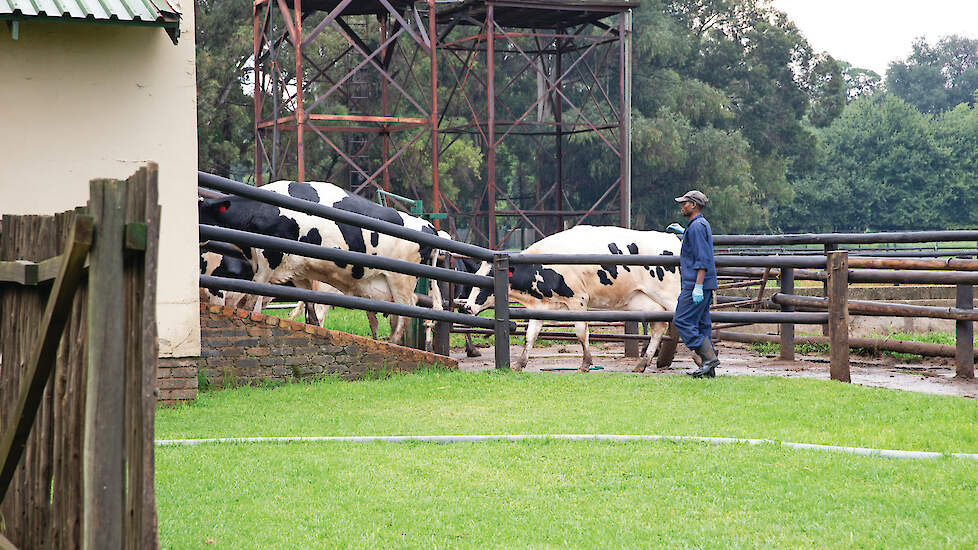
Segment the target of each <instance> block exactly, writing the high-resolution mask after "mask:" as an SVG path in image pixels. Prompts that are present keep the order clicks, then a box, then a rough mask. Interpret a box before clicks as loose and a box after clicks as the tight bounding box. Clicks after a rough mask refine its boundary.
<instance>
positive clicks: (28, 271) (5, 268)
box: [0, 260, 38, 285]
mask: <svg viewBox="0 0 978 550" xmlns="http://www.w3.org/2000/svg"><path fill="white" fill-rule="evenodd" d="M37 267H38V266H37V263H36V262H28V261H26V260H13V261H7V262H0V283H17V284H20V285H36V284H37V280H38V277H37Z"/></svg>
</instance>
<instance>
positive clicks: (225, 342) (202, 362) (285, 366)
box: [157, 305, 458, 403]
mask: <svg viewBox="0 0 978 550" xmlns="http://www.w3.org/2000/svg"><path fill="white" fill-rule="evenodd" d="M200 336H201V352H200V355H201V356H200V357H191V358H174V359H170V358H162V359H160V363H159V369H158V371H157V382H158V388H159V392H160V396H159V399H160V401H161V402H163V403H176V402H180V401H183V400H189V399H195V398H196V397H197V390H198V388H197V383H198V373H200V374H201V375H202V376H200V378H206V379H207V381H208V383H209V384H211V385H213V386H216V387H220V386H222V385H223V384H224V383H225V382H227V383H234V384H236V385H244V384H255V383H260V382H262V381H265V380H274V381H280V382H288V381H292V380H295V379H301V378H310V377H314V376H317V375H321V374H337V375H340V376H342V377H344V378H347V379H355V378H358V377H360V376H362V375H364V374H366V373H370V372H377V371H390V370H396V371H410V370H413V369H416V368H418V367H419V366H422V365H434V364H439V365H442V366H445V367H449V368H454V367H457V365H458V361H457V360H455V359H451V358H448V357H444V356H442V355H436V354H433V353H428V352H424V351H420V350H416V349H412V348H406V347H403V346H394V345H391V344H388V343H386V342H378V341H376V340H372V339H370V338H364V337H362V336H355V335H353V334H347V333H345V332H339V331H335V330H327V329H324V328H322V327H315V326H312V325H306V324H303V323H297V322H294V321H289V320H287V319H279V318H278V317H272V316H268V315H262V314H258V313H251V312H248V311H244V310H240V309H232V308H228V307H221V306H206V305H202V306H201V311H200Z"/></svg>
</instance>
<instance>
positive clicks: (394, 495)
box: [156, 370, 978, 548]
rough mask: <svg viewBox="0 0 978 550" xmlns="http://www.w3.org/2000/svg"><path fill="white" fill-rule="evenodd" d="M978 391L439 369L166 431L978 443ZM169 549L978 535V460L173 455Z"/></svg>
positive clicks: (568, 447) (807, 455) (967, 446)
mask: <svg viewBox="0 0 978 550" xmlns="http://www.w3.org/2000/svg"><path fill="white" fill-rule="evenodd" d="M976 424H978V402H976V401H974V400H966V399H961V398H955V397H946V396H934V395H922V394H909V393H901V392H896V391H892V390H884V389H875V388H865V387H858V386H851V385H844V384H838V383H834V382H828V381H821V380H785V379H780V378H762V377H721V378H718V379H715V380H706V381H704V380H691V379H686V378H685V377H678V376H677V377H669V376H663V377H644V376H631V375H611V374H602V375H585V376H580V375H566V376H563V375H542V374H532V373H510V372H492V371H490V372H478V373H460V372H448V371H436V370H431V371H424V372H420V373H417V374H411V375H400V376H394V377H391V378H388V379H384V380H374V381H366V382H356V383H348V382H342V381H339V380H336V379H332V378H327V379H323V380H320V381H317V382H313V383H309V384H291V385H286V386H282V387H278V388H274V389H269V388H251V387H247V388H239V389H233V390H226V391H222V392H211V393H208V394H206V395H204V396H203V397H201V398H200V399H199V400H198V401H197V402H195V403H193V404H189V405H185V406H182V407H179V408H174V409H161V410H160V411H159V412H158V413H157V431H156V437H157V438H161V439H162V438H177V437H220V436H255V435H353V434H359V435H381V434H473V433H636V434H642V433H646V434H654V433H662V434H686V435H722V436H729V437H758V438H768V439H775V440H786V441H799V442H808V443H824V444H836V445H853V446H865V447H877V448H896V449H913V450H936V451H945V452H978V430H975V429H974V426H975V425H976ZM156 461H157V462H156V464H157V499H158V502H159V517H160V532H161V537H162V540H163V547H164V548H199V547H202V546H209V545H208V544H207V543H208V541H213V544H214V547H224V548H325V547H329V548H391V547H394V548H434V547H459V548H515V547H519V548H565V547H577V548H595V547H596V548H601V547H604V548H647V547H675V548H685V547H690V548H703V547H721V548H729V547H736V548H762V547H763V548H767V547H790V548H797V547H811V548H814V547H818V548H824V547H842V546H845V547H857V548H858V547H864V548H870V547H871V548H878V547H912V546H918V547H919V546H938V547H961V548H965V547H974V546H975V545H976V544H978V533H976V532H975V531H974V530H973V529H971V524H972V517H971V516H972V514H971V507H972V506H973V503H974V499H975V495H976V491H978V472H976V468H975V464H974V463H973V462H970V461H964V460H960V459H950V458H946V459H939V460H921V461H897V460H887V459H879V458H869V457H857V456H850V455H840V454H834V453H816V452H812V451H800V450H791V449H782V448H779V447H775V446H769V445H761V446H754V447H750V446H742V445H725V446H719V447H712V446H708V445H702V444H691V443H690V444H685V443H684V444H676V443H668V442H655V443H648V442H646V443H609V442H560V441H538V442H525V443H507V442H493V443H475V444H453V445H436V444H413V443H407V444H383V443H377V444H360V445H356V444H261V445H223V446H216V445H212V446H201V447H189V448H158V449H157V452H156Z"/></svg>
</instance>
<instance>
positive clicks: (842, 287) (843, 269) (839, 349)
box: [826, 250, 851, 382]
mask: <svg viewBox="0 0 978 550" xmlns="http://www.w3.org/2000/svg"><path fill="white" fill-rule="evenodd" d="M827 256H828V262H827V265H826V271H827V272H828V275H829V276H828V281H826V286H827V289H828V299H829V322H828V337H829V377H830V378H831V379H832V380H839V381H840V382H850V381H851V379H850V376H849V307H848V304H849V301H848V300H849V277H848V275H849V253H848V252H846V251H844V250H836V251H832V252H828V253H827Z"/></svg>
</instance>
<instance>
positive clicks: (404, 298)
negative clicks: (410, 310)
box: [390, 278, 418, 344]
mask: <svg viewBox="0 0 978 550" xmlns="http://www.w3.org/2000/svg"><path fill="white" fill-rule="evenodd" d="M412 280H413V278H412ZM401 286H403V288H405V289H407V290H401V291H397V290H395V289H394V288H392V289H391V290H392V291H394V292H392V294H393V297H394V302H396V303H398V304H407V305H409V306H416V305H418V299H417V297H416V296H415V295H414V283H413V282H411V283H410V285H408V284H403V285H401ZM390 319H391V339H390V342H391V343H392V344H400V343H401V341H402V339H403V337H404V332H405V331H406V330H407V328H408V324H409V323H410V322H411V318H410V317H407V316H397V315H391V317H390Z"/></svg>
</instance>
